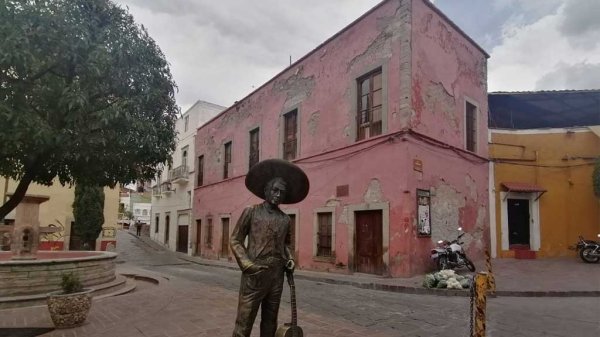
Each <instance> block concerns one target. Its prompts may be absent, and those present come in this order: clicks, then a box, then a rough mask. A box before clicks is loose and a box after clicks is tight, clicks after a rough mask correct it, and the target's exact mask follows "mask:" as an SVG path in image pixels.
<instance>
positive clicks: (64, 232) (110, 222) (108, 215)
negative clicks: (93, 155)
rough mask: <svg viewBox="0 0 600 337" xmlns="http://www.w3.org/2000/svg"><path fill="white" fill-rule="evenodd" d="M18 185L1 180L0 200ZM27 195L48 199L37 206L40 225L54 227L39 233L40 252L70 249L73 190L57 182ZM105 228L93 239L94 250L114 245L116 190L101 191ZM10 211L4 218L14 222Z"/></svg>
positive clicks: (36, 187)
mask: <svg viewBox="0 0 600 337" xmlns="http://www.w3.org/2000/svg"><path fill="white" fill-rule="evenodd" d="M16 187H17V182H16V181H14V180H12V179H8V180H7V179H5V178H4V177H0V191H1V192H0V193H1V194H0V195H1V196H2V200H6V196H7V195H10V194H12V193H14V190H15V189H16ZM27 195H37V196H44V197H49V198H50V199H49V200H48V201H46V202H44V203H42V204H41V205H40V226H41V227H55V228H56V231H55V232H53V233H47V234H41V236H40V245H39V249H40V250H69V247H70V244H71V224H72V223H73V221H74V218H73V207H72V205H73V199H74V195H75V187H74V186H73V187H69V186H62V185H61V184H60V183H59V182H58V180H56V181H55V182H54V184H53V185H52V186H43V185H38V184H33V183H32V184H31V185H29V188H28V189H27ZM104 198H105V199H104V225H103V226H102V227H103V229H102V232H101V233H100V236H99V237H98V240H96V250H106V248H107V245H109V244H112V245H113V246H115V245H116V226H117V216H118V207H119V190H118V189H110V188H105V189H104ZM14 214H15V211H14V210H13V211H12V212H11V213H9V215H8V216H7V217H6V219H7V220H8V221H9V222H10V221H11V220H14Z"/></svg>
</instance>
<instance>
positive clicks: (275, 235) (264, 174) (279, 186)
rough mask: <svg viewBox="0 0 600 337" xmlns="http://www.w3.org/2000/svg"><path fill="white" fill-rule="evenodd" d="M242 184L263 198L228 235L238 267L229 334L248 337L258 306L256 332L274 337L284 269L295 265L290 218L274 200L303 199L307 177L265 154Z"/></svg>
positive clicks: (296, 168) (298, 200)
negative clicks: (235, 307) (234, 312)
mask: <svg viewBox="0 0 600 337" xmlns="http://www.w3.org/2000/svg"><path fill="white" fill-rule="evenodd" d="M246 187H247V188H248V189H249V190H250V191H251V192H252V193H254V194H255V195H256V196H258V197H260V198H261V199H264V200H265V201H264V202H263V203H261V204H258V205H254V206H251V207H247V208H246V209H244V211H243V213H242V215H241V216H240V218H239V220H238V222H237V224H236V226H235V228H234V230H233V233H232V234H231V250H232V251H233V254H234V255H235V258H236V260H237V263H238V265H239V266H240V269H241V270H242V280H241V282H240V295H239V303H238V312H237V318H236V321H235V328H234V330H233V337H250V333H251V332H252V326H253V325H254V320H255V319H256V314H257V313H258V308H259V307H260V308H261V322H260V337H273V336H275V331H276V330H277V313H278V312H279V302H280V300H281V292H282V290H283V279H284V272H285V269H286V268H288V269H293V268H294V260H293V255H292V252H291V251H290V248H289V241H288V238H289V235H288V232H289V229H290V217H289V216H287V215H286V214H285V213H283V212H282V211H281V210H280V209H279V204H293V203H297V202H300V201H302V200H303V199H304V198H305V197H306V195H307V194H308V189H309V182H308V178H307V177H306V174H304V172H303V171H302V170H301V169H300V168H299V167H298V166H296V165H294V164H292V163H290V162H287V161H285V160H280V159H268V160H264V161H262V162H260V163H258V164H256V165H254V166H253V167H252V168H251V169H250V171H249V172H248V175H247V176H246ZM246 237H247V238H248V241H247V242H248V243H247V246H245V245H244V241H245V239H246Z"/></svg>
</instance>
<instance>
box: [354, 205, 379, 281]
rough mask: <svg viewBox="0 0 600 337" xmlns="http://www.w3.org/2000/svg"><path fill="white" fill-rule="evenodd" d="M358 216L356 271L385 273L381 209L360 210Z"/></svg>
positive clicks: (356, 215)
mask: <svg viewBox="0 0 600 337" xmlns="http://www.w3.org/2000/svg"><path fill="white" fill-rule="evenodd" d="M355 217H356V252H355V261H356V271H357V272H359V273H369V274H378V275H381V274H382V273H383V235H382V214H381V211H380V210H376V211H360V212H356V213H355Z"/></svg>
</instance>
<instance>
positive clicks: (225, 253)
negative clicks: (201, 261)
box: [221, 218, 229, 258]
mask: <svg viewBox="0 0 600 337" xmlns="http://www.w3.org/2000/svg"><path fill="white" fill-rule="evenodd" d="M221 223H222V224H223V230H222V231H221V257H224V258H229V218H221Z"/></svg>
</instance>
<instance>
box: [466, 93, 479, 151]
mask: <svg viewBox="0 0 600 337" xmlns="http://www.w3.org/2000/svg"><path fill="white" fill-rule="evenodd" d="M465 133H466V135H465V143H466V144H465V146H466V148H467V150H469V151H472V152H475V151H477V107H476V106H475V105H474V104H471V103H469V102H465Z"/></svg>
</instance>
